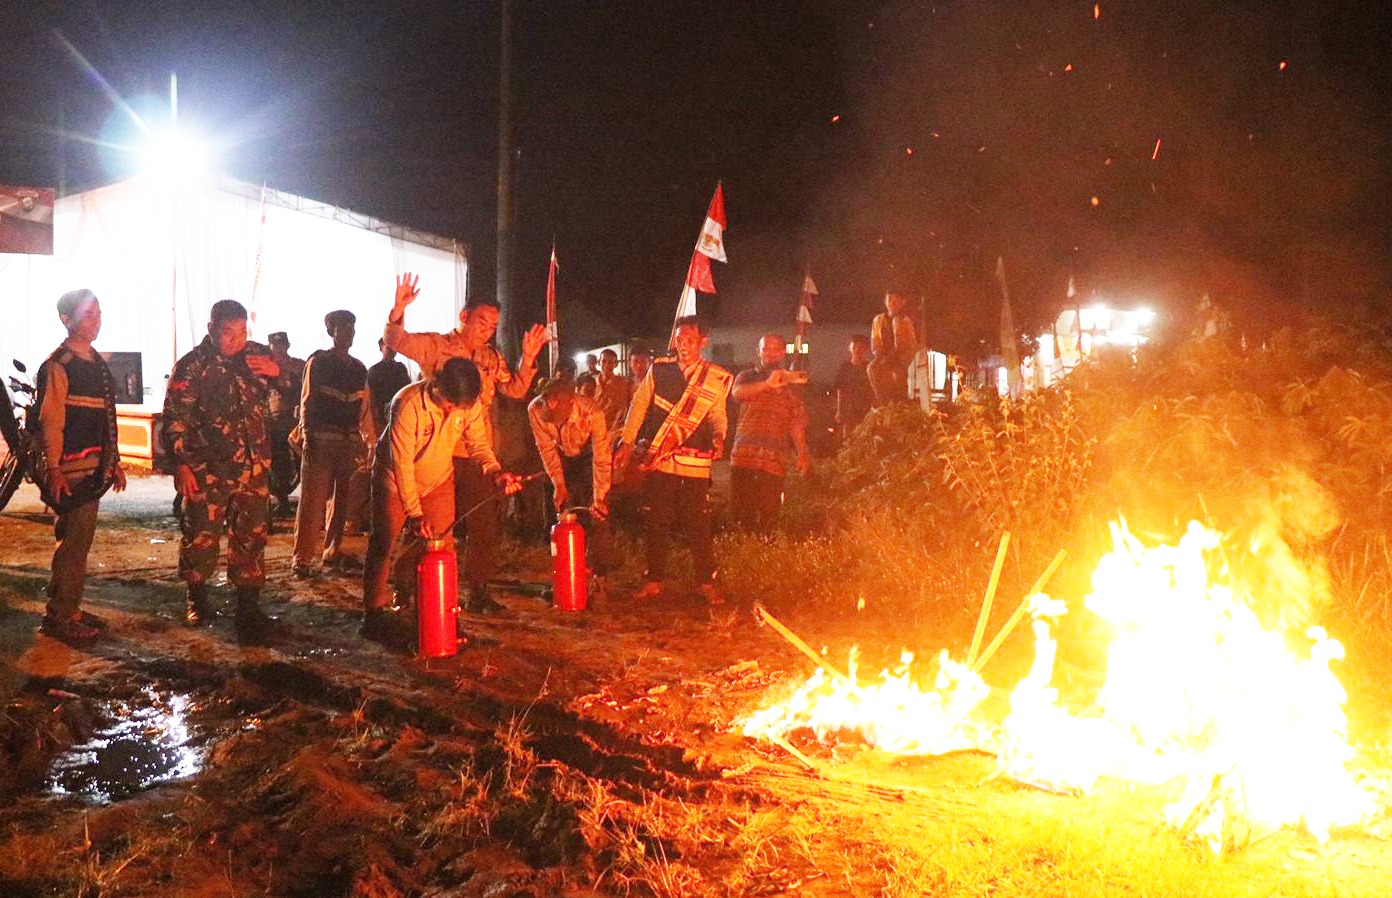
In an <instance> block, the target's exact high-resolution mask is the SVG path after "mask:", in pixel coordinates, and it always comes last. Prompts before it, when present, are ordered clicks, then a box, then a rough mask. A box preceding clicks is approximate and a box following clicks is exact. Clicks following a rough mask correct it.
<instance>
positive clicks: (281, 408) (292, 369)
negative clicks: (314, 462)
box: [266, 331, 305, 514]
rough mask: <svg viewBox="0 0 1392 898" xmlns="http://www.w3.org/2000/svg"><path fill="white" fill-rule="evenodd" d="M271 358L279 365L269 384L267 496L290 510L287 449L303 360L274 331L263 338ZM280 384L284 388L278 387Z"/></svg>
mask: <svg viewBox="0 0 1392 898" xmlns="http://www.w3.org/2000/svg"><path fill="white" fill-rule="evenodd" d="M266 342H267V344H268V345H269V346H270V347H271V358H273V359H275V362H276V364H277V365H279V366H280V372H281V377H280V378H279V379H278V380H276V381H274V382H272V383H271V391H270V394H269V396H270V405H271V417H270V422H269V429H270V437H271V495H272V496H275V500H276V504H275V510H276V511H277V512H278V513H281V514H283V513H285V512H287V511H289V509H290V493H291V492H292V491H293V490H294V489H295V466H296V464H297V462H296V460H295V454H294V452H292V451H291V449H290V432H291V431H292V430H294V429H295V416H296V415H297V414H298V413H299V409H300V387H301V381H302V380H303V378H304V367H305V362H304V359H297V358H295V357H294V356H292V355H291V354H290V336H289V335H288V334H286V333H285V331H276V332H275V333H273V334H271V335H270V336H268V337H267V338H266ZM281 384H284V389H282V388H281V386H280V385H281Z"/></svg>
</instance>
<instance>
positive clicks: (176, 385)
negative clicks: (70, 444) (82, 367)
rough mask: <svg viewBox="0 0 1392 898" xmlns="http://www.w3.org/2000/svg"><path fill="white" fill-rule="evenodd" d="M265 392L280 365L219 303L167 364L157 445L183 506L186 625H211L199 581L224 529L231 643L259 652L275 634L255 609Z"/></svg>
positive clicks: (241, 316) (243, 316)
mask: <svg viewBox="0 0 1392 898" xmlns="http://www.w3.org/2000/svg"><path fill="white" fill-rule="evenodd" d="M273 386H274V387H275V388H278V389H285V388H286V386H287V385H286V383H285V382H284V380H283V376H282V373H281V369H280V365H278V364H277V363H276V361H275V359H274V358H272V357H271V354H270V350H269V348H268V347H266V346H264V345H263V344H260V343H253V342H251V341H249V340H248V339H247V310H246V307H245V306H243V305H242V304H241V303H239V302H237V301H236V300H232V299H223V300H219V301H217V302H215V303H213V307H212V309H211V311H210V313H209V320H208V335H207V336H206V337H204V338H203V342H201V343H199V344H198V345H197V346H195V347H194V348H193V349H192V350H191V351H190V352H188V353H187V354H186V355H184V357H183V358H181V359H179V361H177V362H175V363H174V372H173V373H172V374H171V375H170V376H169V384H168V386H167V388H166V392H165V396H164V443H165V447H166V453H167V454H168V456H169V459H170V460H171V461H172V462H173V464H174V487H175V489H177V490H178V491H179V495H180V497H181V498H182V499H183V504H182V508H181V511H180V515H179V529H180V531H182V534H183V535H182V538H181V539H180V540H179V574H180V576H182V577H183V578H184V581H185V582H186V583H187V584H188V604H187V608H186V611H185V619H186V620H187V622H188V624H189V626H193V627H197V626H203V625H206V624H208V623H210V622H211V621H212V616H213V611H212V607H211V605H209V603H208V581H210V580H211V579H212V578H213V572H214V571H215V570H216V568H217V562H218V553H219V548H220V543H221V541H222V535H223V531H226V532H227V575H228V578H229V579H230V580H231V581H232V584H233V585H234V586H235V587H236V589H237V614H236V625H237V639H238V641H239V642H241V643H243V644H246V645H264V644H266V643H267V642H268V641H270V640H271V639H273V638H274V637H275V636H277V635H279V633H280V630H281V628H280V626H279V621H277V620H276V619H275V618H272V617H268V616H267V615H266V614H265V612H263V611H262V610H261V607H260V600H261V588H262V586H264V585H265V583H266V566H265V553H266V533H267V529H268V526H269V519H270V484H269V477H270V468H271V443H270V438H269V436H268V435H267V422H266V418H267V416H268V415H269V407H268V405H267V394H268V393H269V392H270V390H271V389H272V387H273Z"/></svg>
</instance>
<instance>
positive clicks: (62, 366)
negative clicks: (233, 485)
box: [36, 290, 126, 646]
mask: <svg viewBox="0 0 1392 898" xmlns="http://www.w3.org/2000/svg"><path fill="white" fill-rule="evenodd" d="M58 320H60V321H62V322H63V326H64V327H66V328H67V329H68V337H67V339H66V340H64V341H63V342H62V343H61V344H59V346H58V348H57V349H56V350H54V351H53V354H52V355H50V356H49V357H48V359H47V361H45V362H44V363H43V365H41V366H40V367H39V377H38V384H39V388H38V396H37V399H36V405H37V406H38V409H39V417H38V430H39V439H38V445H39V450H40V453H41V458H42V460H43V465H42V467H43V473H42V475H41V477H40V486H41V487H42V490H41V491H42V493H43V498H44V501H45V502H47V503H48V504H49V505H50V506H52V507H53V509H54V511H56V512H57V513H58V519H57V521H56V522H55V524H54V528H53V531H54V535H55V536H56V537H57V540H58V545H57V546H56V548H55V549H54V550H53V566H52V572H51V576H50V579H49V582H48V590H47V593H48V607H47V610H46V613H45V614H44V619H43V623H42V624H41V625H40V628H39V629H40V632H42V633H45V634H47V635H49V636H52V637H53V638H55V639H59V640H62V641H63V642H66V643H68V644H69V645H73V646H82V645H86V644H87V643H89V642H91V641H92V640H93V639H94V638H96V636H97V635H98V633H99V632H100V631H101V630H103V629H105V624H104V623H103V622H102V621H101V619H100V618H97V617H96V616H94V615H91V614H88V613H87V612H84V611H83V610H82V609H81V602H82V588H83V584H84V582H85V580H86V578H87V553H88V552H89V551H90V550H91V548H92V537H93V535H94V534H95V533H96V529H97V506H98V504H99V503H100V502H101V497H102V495H103V494H104V493H105V492H106V491H107V489H108V488H110V487H114V488H115V489H116V491H117V492H120V491H121V490H123V489H125V488H126V475H125V472H124V471H122V470H121V456H120V453H119V452H118V451H117V449H116V387H115V383H114V381H113V380H112V378H111V371H110V370H109V369H108V368H107V367H106V362H104V361H102V357H101V356H100V355H98V354H97V351H96V350H95V349H93V348H92V342H93V341H94V340H96V339H97V334H99V333H100V332H101V304H100V303H99V302H98V301H97V297H96V295H95V294H94V293H92V291H91V290H73V291H72V292H70V293H64V294H63V295H62V297H61V298H59V300H58Z"/></svg>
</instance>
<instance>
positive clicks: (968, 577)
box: [722, 322, 1392, 644]
mask: <svg viewBox="0 0 1392 898" xmlns="http://www.w3.org/2000/svg"><path fill="white" fill-rule="evenodd" d="M1390 499H1392V341H1389V340H1388V338H1387V337H1386V335H1384V334H1383V333H1381V332H1379V331H1376V330H1373V329H1369V328H1359V327H1351V326H1334V325H1331V324H1329V323H1327V322H1310V323H1308V324H1306V325H1304V326H1303V327H1300V328H1295V329H1287V330H1283V331H1280V332H1278V333H1276V334H1275V335H1273V336H1272V338H1271V339H1270V340H1269V341H1268V342H1267V343H1266V344H1265V345H1263V346H1261V347H1255V348H1250V349H1246V350H1244V349H1241V348H1239V347H1237V346H1234V345H1231V344H1228V343H1225V342H1222V341H1217V340H1209V341H1191V342H1186V343H1184V344H1181V345H1177V346H1173V347H1168V348H1165V349H1162V350H1156V351H1152V352H1150V353H1148V354H1147V355H1145V356H1143V357H1141V358H1140V359H1139V360H1136V361H1135V362H1134V363H1133V360H1131V359H1104V360H1103V361H1102V362H1101V363H1098V364H1093V365H1089V366H1088V367H1086V368H1084V369H1080V370H1079V371H1077V372H1075V373H1074V374H1073V375H1072V376H1070V377H1069V378H1068V379H1067V380H1066V381H1065V382H1064V383H1063V384H1062V386H1061V387H1060V388H1057V389H1054V390H1049V391H1043V392H1040V393H1036V394H1033V395H1031V396H1029V397H1028V398H1026V399H1025V400H1024V401H1022V402H1017V403H998V402H994V401H992V402H986V403H982V402H974V401H968V402H964V403H960V404H959V405H957V406H955V407H953V408H951V409H949V410H947V411H945V412H944V413H942V414H939V415H932V416H930V415H926V414H924V413H922V412H921V411H919V410H917V409H915V408H911V407H898V408H890V409H883V410H880V411H878V412H876V413H874V414H872V415H871V417H870V418H868V419H867V420H866V422H865V423H864V424H863V425H862V426H861V427H860V428H859V429H858V430H857V431H856V432H855V433H854V434H852V436H851V438H850V440H849V441H848V443H847V445H846V446H845V448H844V449H843V450H842V451H841V453H840V454H839V455H838V456H837V457H836V458H835V460H834V461H832V462H830V463H829V464H825V465H823V466H822V470H820V471H818V472H816V473H815V474H814V477H813V478H812V479H811V480H810V481H809V482H808V483H806V484H799V485H798V486H797V488H795V489H794V490H793V491H792V492H791V493H790V496H789V505H788V509H787V510H788V516H787V517H788V524H787V526H786V527H785V532H784V533H783V534H780V535H777V536H774V537H771V538H767V537H752V536H748V535H742V534H732V535H730V536H727V537H726V538H725V540H724V543H723V546H722V550H723V554H722V565H723V568H724V570H725V572H726V573H727V575H728V577H729V582H730V583H731V584H732V588H734V589H746V590H747V592H748V593H749V594H750V596H751V597H756V598H759V599H761V600H763V601H765V602H767V603H769V604H770V606H771V607H774V608H778V607H783V608H785V609H786V608H797V607H800V608H804V609H809V608H810V609H815V610H818V611H826V612H830V613H833V614H834V615H838V616H839V615H840V614H842V613H844V609H846V608H853V607H854V605H855V603H856V602H857V600H858V599H859V598H865V599H866V600H867V601H869V602H870V603H871V605H872V607H874V606H876V605H878V607H879V608H880V609H882V610H883V612H884V613H885V614H886V615H889V616H891V617H892V618H893V619H895V620H899V621H905V622H909V621H911V622H913V623H914V624H915V625H918V626H932V627H933V629H934V631H935V636H936V637H937V639H938V641H939V642H940V644H941V643H943V642H945V640H944V639H943V636H944V635H947V636H948V637H949V640H946V641H955V642H962V641H964V640H965V639H966V638H968V636H969V633H970V629H971V625H972V621H973V620H974V614H975V610H976V606H977V604H978V602H979V598H980V593H981V587H982V584H984V583H985V581H986V579H987V576H988V573H989V566H990V563H991V559H992V555H993V554H994V553H993V547H994V545H995V541H996V539H997V537H998V535H999V533H1000V531H1002V530H1007V529H1008V530H1010V531H1011V533H1012V536H1013V540H1012V549H1011V554H1010V558H1009V561H1008V563H1007V566H1006V569H1005V575H1004V578H1003V581H1002V593H1003V594H1004V595H1010V594H1011V593H1012V592H1014V591H1017V590H1021V589H1023V588H1025V587H1026V586H1027V585H1028V583H1029V582H1030V580H1032V579H1033V577H1034V575H1035V574H1036V573H1037V572H1038V571H1039V570H1041V569H1043V567H1044V566H1045V564H1046V562H1047V560H1048V559H1049V558H1050V557H1051V556H1052V555H1053V554H1054V552H1056V551H1057V550H1058V549H1060V548H1066V549H1068V550H1069V552H1070V557H1071V561H1070V564H1069V565H1068V566H1066V567H1065V569H1064V571H1063V572H1062V574H1061V575H1060V577H1059V578H1057V579H1056V580H1055V582H1054V584H1053V586H1054V587H1055V589H1056V590H1057V591H1058V593H1059V594H1061V595H1065V596H1069V595H1071V596H1080V595H1082V594H1083V592H1085V591H1086V588H1087V579H1086V578H1087V575H1088V572H1089V571H1090V569H1091V566H1092V564H1094V563H1095V561H1096V560H1097V558H1099V557H1100V556H1101V554H1102V553H1103V552H1104V551H1106V550H1107V549H1108V548H1110V545H1109V542H1108V541H1107V523H1108V522H1109V521H1111V520H1114V519H1115V518H1117V517H1118V516H1124V517H1125V518H1126V519H1127V520H1128V521H1129V522H1130V524H1131V526H1132V529H1133V530H1134V531H1135V532H1137V533H1138V534H1140V535H1142V536H1143V537H1145V538H1152V539H1155V540H1173V539H1175V538H1177V537H1178V536H1179V535H1180V534H1181V533H1182V532H1183V528H1184V526H1185V524H1186V523H1187V522H1188V521H1190V520H1199V521H1201V522H1204V523H1206V524H1208V525H1209V526H1211V527H1215V528H1217V529H1220V530H1221V531H1223V532H1224V533H1225V534H1227V535H1228V542H1229V544H1230V545H1231V546H1232V547H1237V548H1240V549H1241V550H1242V551H1236V552H1234V553H1233V554H1234V556H1235V558H1237V559H1238V560H1237V561H1236V562H1235V563H1236V564H1238V565H1242V566H1245V569H1244V570H1242V571H1241V572H1240V573H1241V575H1242V576H1243V577H1244V579H1245V580H1246V581H1247V582H1248V583H1249V584H1250V585H1251V586H1252V587H1253V592H1254V594H1256V595H1258V596H1260V597H1261V599H1262V601H1263V603H1264V607H1263V609H1262V611H1263V613H1264V614H1266V615H1268V616H1269V617H1271V618H1280V619H1283V620H1284V622H1287V623H1289V622H1291V621H1295V620H1314V619H1320V620H1323V621H1325V622H1328V623H1331V624H1332V625H1334V626H1335V628H1336V629H1339V630H1342V631H1344V632H1347V633H1352V632H1354V631H1357V630H1359V629H1360V628H1361V629H1364V630H1366V629H1368V628H1369V627H1373V628H1374V629H1376V630H1377V631H1378V632H1382V631H1383V630H1385V628H1386V626H1387V625H1389V624H1392V606H1389V597H1390V596H1392V580H1389V577H1392V546H1390V544H1389V527H1388V522H1389V521H1392V514H1389V512H1392V508H1390V507H1389V501H1390ZM1249 550H1250V551H1249Z"/></svg>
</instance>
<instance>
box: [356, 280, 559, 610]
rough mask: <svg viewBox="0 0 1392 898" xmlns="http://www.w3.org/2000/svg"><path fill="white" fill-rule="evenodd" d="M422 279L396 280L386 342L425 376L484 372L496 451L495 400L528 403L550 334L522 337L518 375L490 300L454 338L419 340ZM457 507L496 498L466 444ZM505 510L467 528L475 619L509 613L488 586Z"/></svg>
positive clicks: (462, 321)
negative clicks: (450, 366) (412, 325)
mask: <svg viewBox="0 0 1392 898" xmlns="http://www.w3.org/2000/svg"><path fill="white" fill-rule="evenodd" d="M419 284H420V278H419V277H418V276H415V275H412V274H410V273H409V272H408V273H406V274H403V275H401V276H399V277H398V278H397V279H396V301H395V302H394V304H393V305H392V310H391V314H390V315H388V316H387V328H386V332H385V333H384V334H383V339H384V340H385V341H386V344H387V346H389V347H391V348H392V349H394V350H395V351H397V352H399V353H401V354H402V355H404V356H405V357H406V358H408V359H410V360H411V361H413V362H415V363H416V364H417V365H419V366H420V369H421V374H422V375H423V376H424V377H426V378H430V377H432V376H434V374H435V372H436V371H438V370H439V369H440V367H441V366H443V365H444V363H445V362H447V361H449V360H450V359H468V360H469V361H471V362H473V363H474V365H475V366H477V368H478V372H479V380H480V387H479V397H478V402H479V405H480V406H482V410H483V416H484V424H485V426H486V427H487V431H488V442H489V445H493V440H494V435H493V416H492V411H493V397H494V396H495V395H496V394H497V393H502V394H503V395H504V396H507V397H510V398H512V399H522V398H523V397H525V396H526V395H527V390H528V389H530V387H531V385H532V378H534V377H536V359H537V354H538V353H539V352H541V348H542V347H543V346H545V345H546V343H547V336H546V328H545V326H544V325H540V324H535V325H532V327H531V328H530V329H529V330H528V331H527V333H526V334H524V335H523V337H522V358H521V359H520V360H519V361H518V364H517V370H516V371H513V370H512V369H511V368H509V367H508V364H507V362H506V361H504V359H503V357H502V355H501V354H499V352H498V350H496V349H494V348H493V344H492V343H491V342H490V341H491V340H492V339H493V334H494V332H496V331H497V329H498V306H497V305H496V304H495V303H494V302H493V301H492V300H489V299H471V300H469V302H468V304H467V305H465V307H464V309H463V310H462V311H461V312H460V313H459V327H457V328H455V329H454V330H452V331H450V332H449V333H448V334H413V333H410V332H408V331H407V330H406V327H405V323H404V321H405V317H406V308H407V307H408V306H410V304H411V303H413V302H415V301H416V298H417V297H418V296H420V290H419V289H418V285H419ZM454 459H455V460H454V467H455V471H454V492H455V504H456V505H458V506H459V507H460V508H472V507H473V506H474V505H476V504H478V503H479V502H484V501H486V500H489V499H490V497H493V496H495V495H496V489H495V487H494V484H493V480H492V478H491V477H489V476H487V475H486V474H485V472H484V471H483V468H482V466H481V465H480V464H479V462H478V460H477V459H476V458H473V457H471V456H470V453H469V451H468V449H467V448H466V447H465V446H464V445H463V444H462V443H461V444H460V445H459V446H457V447H456V448H455V450H454ZM500 509H501V506H500V505H499V504H497V503H494V504H492V506H491V507H487V508H483V509H480V510H479V511H478V512H477V513H476V514H474V515H473V516H471V517H470V518H469V520H468V522H467V523H462V524H461V525H460V527H461V528H463V531H464V536H465V539H464V559H463V562H464V563H463V564H462V565H461V567H462V568H463V570H464V579H465V582H466V583H467V584H468V594H467V596H466V598H465V600H464V602H463V607H464V609H465V610H466V611H470V612H473V613H475V614H482V613H487V612H495V611H501V610H503V606H502V605H501V604H499V603H498V602H495V601H494V600H493V599H492V598H490V597H489V595H488V587H487V583H488V580H489V578H490V577H491V576H492V575H493V571H494V569H495V568H496V566H497V555H498V545H499V542H500V540H501V537H502V533H501V527H500V525H499V517H500Z"/></svg>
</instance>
